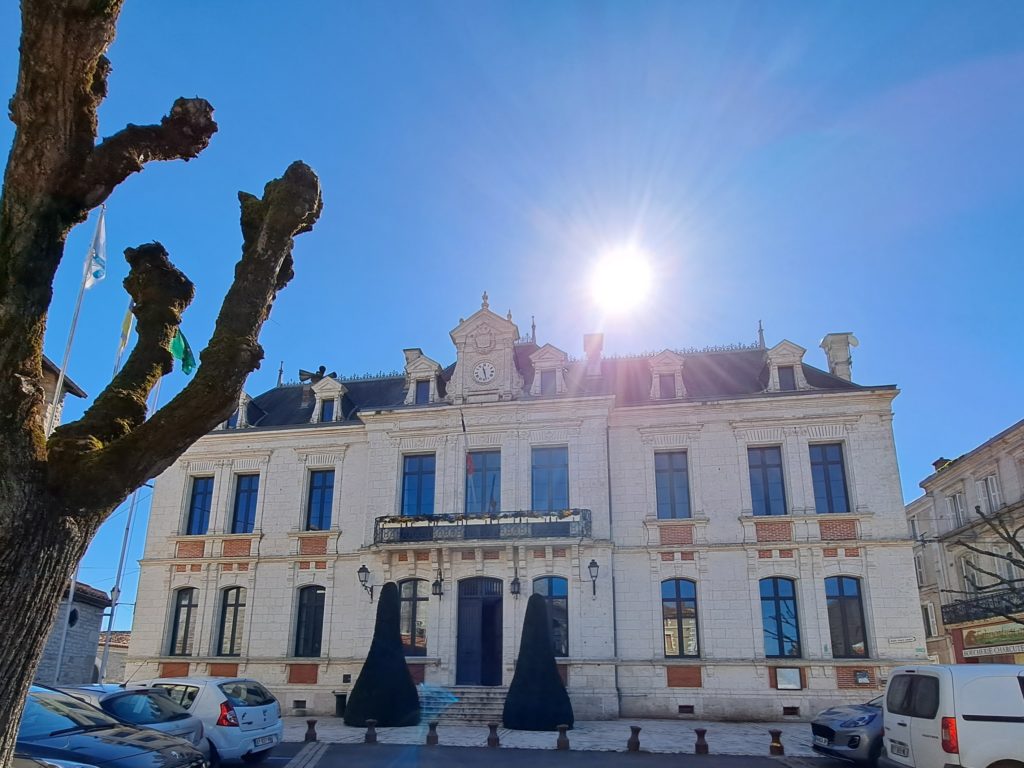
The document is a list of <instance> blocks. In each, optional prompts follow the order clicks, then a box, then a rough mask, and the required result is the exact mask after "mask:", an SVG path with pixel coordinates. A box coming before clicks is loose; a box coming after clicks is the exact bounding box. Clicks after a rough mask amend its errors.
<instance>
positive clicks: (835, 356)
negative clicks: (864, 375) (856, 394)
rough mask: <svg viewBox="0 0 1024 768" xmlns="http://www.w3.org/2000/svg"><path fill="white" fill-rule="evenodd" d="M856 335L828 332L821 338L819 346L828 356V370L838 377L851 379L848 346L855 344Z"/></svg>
mask: <svg viewBox="0 0 1024 768" xmlns="http://www.w3.org/2000/svg"><path fill="white" fill-rule="evenodd" d="M857 343H858V342H857V337H856V336H854V335H853V334H852V333H849V332H846V333H829V334H827V335H826V336H825V338H823V339H822V340H821V345H820V346H821V348H822V349H824V350H825V357H827V358H828V372H829V373H831V374H832V375H833V376H838V377H839V378H840V379H845V380H846V381H851V375H852V368H853V361H852V360H851V359H850V347H856V346H857Z"/></svg>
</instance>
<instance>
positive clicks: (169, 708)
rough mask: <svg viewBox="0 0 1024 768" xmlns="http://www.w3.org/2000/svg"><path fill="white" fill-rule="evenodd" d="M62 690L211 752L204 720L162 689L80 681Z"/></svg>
mask: <svg viewBox="0 0 1024 768" xmlns="http://www.w3.org/2000/svg"><path fill="white" fill-rule="evenodd" d="M61 690H62V691H63V692H64V693H66V694H68V695H70V696H74V697H75V698H76V699H78V700H80V701H84V702H85V703H86V704H92V705H93V706H94V707H97V708H99V709H102V710H103V711H104V712H106V713H107V714H108V715H110V716H111V717H114V718H116V719H118V720H120V721H121V722H122V723H127V724H128V725H134V726H136V727H138V728H150V729H152V730H154V731H160V732H161V733H166V734H167V735H168V736H177V737H178V738H179V739H184V740H185V741H187V742H188V743H189V744H191V745H192V746H194V747H195V748H196V749H198V750H199V751H200V752H202V753H203V755H204V756H205V757H209V755H210V747H209V744H208V742H207V740H206V739H205V738H203V736H204V735H205V734H204V732H203V721H202V720H200V719H199V718H198V717H196V716H195V715H192V714H189V711H188V710H187V709H185V708H184V707H183V706H181V705H180V704H178V703H177V702H176V701H172V700H171V698H170V697H169V696H168V695H167V694H165V693H163V692H162V691H160V690H154V689H148V688H122V687H121V686H119V685H81V686H76V687H74V688H62V689H61Z"/></svg>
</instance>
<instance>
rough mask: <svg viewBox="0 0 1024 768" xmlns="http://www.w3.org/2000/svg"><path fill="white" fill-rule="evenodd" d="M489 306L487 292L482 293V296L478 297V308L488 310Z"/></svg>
mask: <svg viewBox="0 0 1024 768" xmlns="http://www.w3.org/2000/svg"><path fill="white" fill-rule="evenodd" d="M490 306H491V305H490V304H488V303H487V291H484V293H483V295H482V296H481V297H480V308H481V309H489V308H490Z"/></svg>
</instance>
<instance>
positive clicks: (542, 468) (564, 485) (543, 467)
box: [530, 446, 569, 512]
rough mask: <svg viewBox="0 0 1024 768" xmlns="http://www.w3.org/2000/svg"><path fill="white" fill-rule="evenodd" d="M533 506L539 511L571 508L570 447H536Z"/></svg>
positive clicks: (534, 455)
mask: <svg viewBox="0 0 1024 768" xmlns="http://www.w3.org/2000/svg"><path fill="white" fill-rule="evenodd" d="M530 481H531V489H532V494H531V495H532V502H533V503H532V506H531V509H534V510H536V511H538V512H556V511H558V510H561V509H568V508H569V449H568V448H567V447H565V446H557V447H551V448H534V449H533V453H532V466H531V472H530Z"/></svg>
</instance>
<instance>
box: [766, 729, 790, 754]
mask: <svg viewBox="0 0 1024 768" xmlns="http://www.w3.org/2000/svg"><path fill="white" fill-rule="evenodd" d="M768 733H770V734H771V735H772V743H771V744H769V745H768V754H769V755H784V754H786V749H785V748H784V747H783V746H782V731H780V730H779V729H778V728H772V729H771V730H770V731H768Z"/></svg>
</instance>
